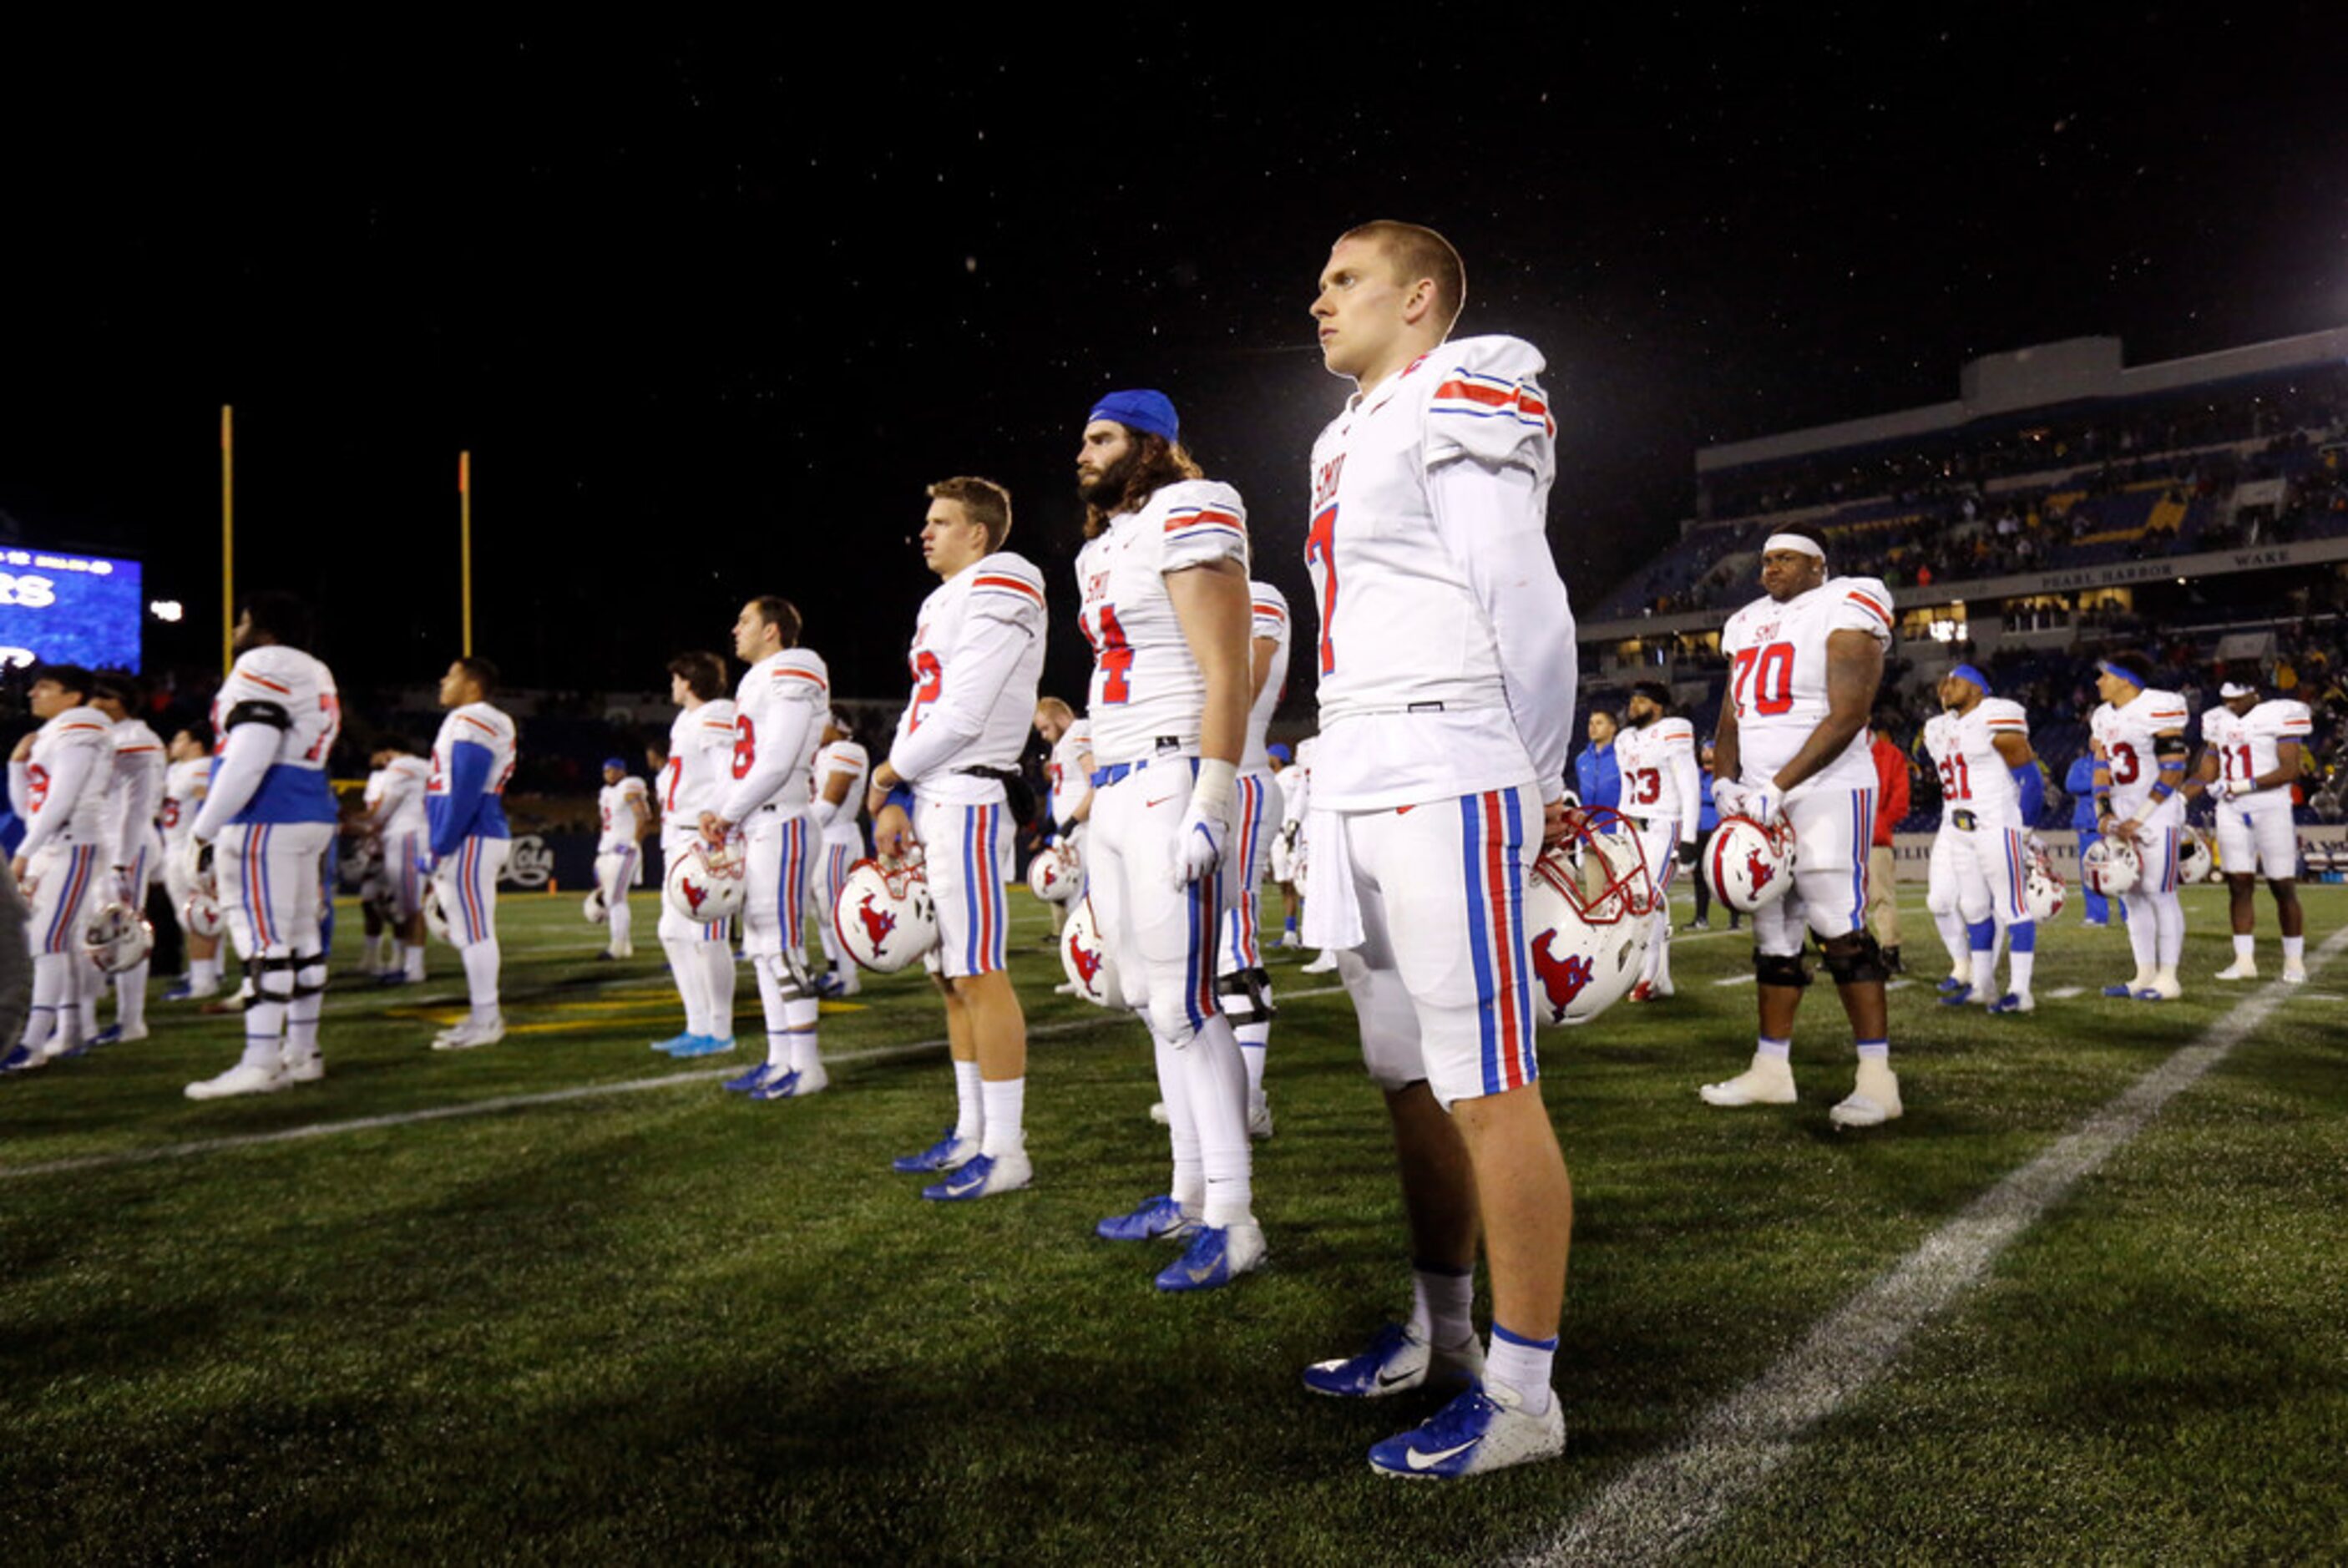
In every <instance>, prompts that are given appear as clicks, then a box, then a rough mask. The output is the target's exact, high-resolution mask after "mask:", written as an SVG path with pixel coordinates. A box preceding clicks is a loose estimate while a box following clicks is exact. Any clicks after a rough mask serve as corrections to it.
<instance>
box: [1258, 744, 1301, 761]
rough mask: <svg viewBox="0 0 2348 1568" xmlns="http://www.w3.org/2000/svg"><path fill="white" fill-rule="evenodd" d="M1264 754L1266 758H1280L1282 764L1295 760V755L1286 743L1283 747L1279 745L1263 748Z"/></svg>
mask: <svg viewBox="0 0 2348 1568" xmlns="http://www.w3.org/2000/svg"><path fill="white" fill-rule="evenodd" d="M1263 754H1264V755H1265V756H1266V757H1277V758H1280V759H1281V760H1282V762H1289V761H1293V760H1294V754H1293V753H1292V752H1291V751H1290V750H1289V749H1288V748H1287V746H1286V745H1285V744H1284V743H1283V744H1282V745H1277V746H1267V747H1265V748H1263Z"/></svg>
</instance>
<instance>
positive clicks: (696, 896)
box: [676, 877, 709, 914]
mask: <svg viewBox="0 0 2348 1568" xmlns="http://www.w3.org/2000/svg"><path fill="white" fill-rule="evenodd" d="M676 891H677V892H680V893H682V894H684V895H685V903H689V904H691V905H692V906H693V913H695V914H699V913H701V906H702V903H704V902H705V900H706V899H707V898H708V897H709V890H708V889H707V888H705V887H696V886H695V885H694V882H693V879H692V878H691V877H679V878H677V879H676Z"/></svg>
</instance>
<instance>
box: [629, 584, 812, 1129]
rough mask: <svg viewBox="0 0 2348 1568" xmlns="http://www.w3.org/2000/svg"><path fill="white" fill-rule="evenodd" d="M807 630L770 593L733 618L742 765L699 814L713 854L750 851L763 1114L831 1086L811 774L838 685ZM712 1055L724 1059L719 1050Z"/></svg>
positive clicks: (748, 919)
mask: <svg viewBox="0 0 2348 1568" xmlns="http://www.w3.org/2000/svg"><path fill="white" fill-rule="evenodd" d="M799 627H800V621H799V613H798V608H797V607H796V606H794V605H793V604H792V603H791V602H790V601H789V600H788V599H783V598H778V597H777V596H776V595H774V594H771V593H768V594H763V595H761V596H760V597H758V598H756V599H752V600H750V601H749V602H748V603H745V604H744V605H743V606H742V613H741V614H739V615H737V616H736V617H735V621H734V656H735V657H736V658H737V659H740V660H741V661H742V662H743V663H744V664H746V665H748V666H749V668H748V669H747V670H746V671H744V672H743V675H742V682H741V685H740V686H736V688H735V692H734V764H733V767H732V769H730V770H729V771H730V774H731V777H730V779H729V780H728V781H726V782H725V783H722V784H721V785H720V786H719V789H718V796H717V801H716V804H715V805H713V806H711V807H709V808H708V809H707V810H704V811H703V812H702V814H701V836H702V837H703V838H704V839H705V840H707V841H709V842H710V843H712V844H723V843H725V842H726V840H727V839H729V838H731V837H732V836H733V835H734V834H735V833H736V831H737V830H738V831H739V832H740V833H741V834H742V836H743V839H744V846H743V851H744V855H745V858H746V859H747V861H748V867H747V871H748V877H749V892H748V902H747V903H745V904H744V905H743V906H742V947H743V950H744V951H745V952H746V953H747V954H749V955H750V969H751V972H752V973H753V974H754V975H757V979H758V999H759V1002H760V1003H761V1005H762V1006H764V1008H765V1010H766V1016H767V1062H766V1070H765V1073H764V1075H763V1076H762V1077H760V1078H758V1079H757V1081H756V1082H755V1083H752V1084H750V1085H748V1086H747V1088H744V1089H743V1090H742V1091H741V1092H743V1093H745V1094H747V1095H748V1096H749V1097H750V1098H751V1099H754V1100H757V1101H760V1102H762V1103H763V1102H766V1101H771V1100H783V1099H804V1098H806V1097H807V1096H808V1095H811V1094H818V1093H820V1092H821V1091H822V1090H823V1089H824V1088H826V1087H827V1086H828V1085H829V1083H830V1082H831V1078H830V1075H829V1073H827V1072H825V1071H824V1067H823V1052H822V1050H821V1048H820V1047H819V1043H818V1039H817V1029H816V1019H817V1015H818V1014H819V1012H820V1011H821V1010H822V1006H823V1004H822V1003H821V1001H819V999H818V997H817V995H816V990H815V976H814V975H810V974H808V967H807V955H806V948H807V939H806V935H805V933H804V931H803V930H802V927H801V922H803V921H804V920H805V919H806V918H807V897H808V872H809V870H810V869H811V867H812V864H813V861H814V859H815V842H814V837H813V832H814V828H815V820H814V817H813V816H812V814H810V813H809V811H808V779H809V768H810V765H811V764H813V762H814V761H815V749H816V746H817V743H818V741H819V738H820V737H821V736H822V734H823V727H824V721H825V719H826V718H827V717H829V715H830V713H831V673H830V671H829V670H828V669H827V668H825V666H824V662H823V660H822V658H821V657H819V655H817V654H816V652H815V650H814V649H812V648H803V647H801V646H799ZM704 1045H705V1047H712V1046H714V1047H715V1048H716V1049H719V1050H722V1049H724V1048H726V1042H722V1041H721V1042H709V1041H705V1042H704ZM669 1054H670V1055H672V1056H687V1055H707V1054H711V1051H710V1050H709V1049H706V1048H705V1049H703V1050H687V1049H685V1048H679V1049H677V1050H675V1051H672V1052H670V1053H669ZM736 1081H737V1082H738V1081H739V1080H736Z"/></svg>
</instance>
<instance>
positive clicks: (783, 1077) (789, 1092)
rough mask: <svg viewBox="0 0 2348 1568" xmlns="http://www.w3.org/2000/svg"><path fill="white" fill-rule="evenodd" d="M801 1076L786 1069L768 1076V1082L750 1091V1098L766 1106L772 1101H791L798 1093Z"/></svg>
mask: <svg viewBox="0 0 2348 1568" xmlns="http://www.w3.org/2000/svg"><path fill="white" fill-rule="evenodd" d="M798 1087H799V1075H798V1074H797V1073H795V1072H791V1071H789V1070H788V1069H785V1070H784V1071H782V1072H779V1073H773V1074H769V1075H768V1076H767V1081H766V1082H764V1083H762V1084H760V1085H759V1086H758V1087H757V1088H754V1089H752V1090H751V1091H750V1098H751V1099H754V1100H757V1102H758V1103H759V1104H761V1105H764V1104H766V1102H767V1101H768V1100H770V1099H790V1098H791V1097H792V1096H793V1095H795V1094H797V1093H798Z"/></svg>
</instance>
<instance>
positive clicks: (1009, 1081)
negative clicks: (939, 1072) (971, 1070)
mask: <svg viewBox="0 0 2348 1568" xmlns="http://www.w3.org/2000/svg"><path fill="white" fill-rule="evenodd" d="M972 1065H973V1067H975V1066H976V1065H977V1064H976V1063H974V1062H973V1064H972ZM979 1098H980V1099H981V1101H982V1102H983V1104H984V1105H985V1107H986V1137H985V1140H983V1143H982V1144H981V1145H980V1148H979V1152H980V1153H981V1154H985V1155H991V1156H995V1157H1000V1156H1002V1155H1005V1154H1016V1153H1018V1152H1019V1151H1020V1150H1022V1149H1024V1148H1025V1147H1026V1145H1027V1129H1026V1124H1025V1116H1026V1111H1027V1080H1026V1079H1025V1078H1004V1079H1002V1080H1001V1081H999V1082H983V1081H982V1082H981V1083H980V1085H979Z"/></svg>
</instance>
